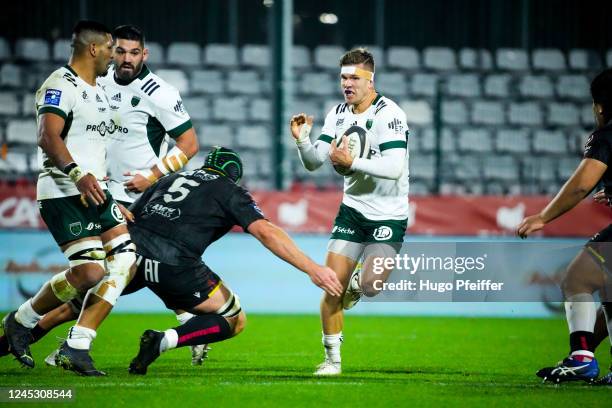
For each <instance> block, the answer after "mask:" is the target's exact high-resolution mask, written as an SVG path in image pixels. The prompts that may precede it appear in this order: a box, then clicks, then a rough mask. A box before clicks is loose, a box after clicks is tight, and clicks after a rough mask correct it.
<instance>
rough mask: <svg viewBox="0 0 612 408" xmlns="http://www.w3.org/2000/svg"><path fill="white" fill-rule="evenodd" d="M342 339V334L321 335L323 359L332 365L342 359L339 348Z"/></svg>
mask: <svg viewBox="0 0 612 408" xmlns="http://www.w3.org/2000/svg"><path fill="white" fill-rule="evenodd" d="M342 341H344V338H343V337H342V332H340V333H337V334H325V333H323V338H322V342H323V346H324V347H325V359H326V360H329V361H331V362H332V363H340V362H341V361H342V358H341V356H340V346H341V345H342Z"/></svg>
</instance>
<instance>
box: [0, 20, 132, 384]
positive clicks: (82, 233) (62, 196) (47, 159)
mask: <svg viewBox="0 0 612 408" xmlns="http://www.w3.org/2000/svg"><path fill="white" fill-rule="evenodd" d="M72 47H73V51H72V55H71V57H70V60H69V62H68V65H66V66H64V67H62V68H59V69H57V70H56V71H55V72H53V73H52V74H51V75H50V76H49V78H48V79H47V80H46V81H45V82H44V83H43V85H42V86H41V88H40V89H39V90H38V92H37V93H36V111H37V120H38V145H39V151H38V155H39V160H40V162H41V169H42V170H41V173H40V175H39V179H38V185H37V198H38V204H39V208H40V213H41V216H42V218H43V220H44V221H45V223H46V224H47V226H48V228H49V231H50V232H51V234H52V235H53V238H54V239H55V240H56V242H57V244H58V245H59V246H60V248H61V250H62V251H63V252H64V254H65V256H66V257H67V258H68V261H69V266H70V267H69V269H67V270H66V271H64V272H61V273H59V274H57V275H55V276H53V277H52V278H51V279H50V280H49V282H47V283H46V284H45V285H44V286H43V287H42V289H41V290H40V291H39V292H38V293H37V294H36V295H35V296H34V297H33V298H32V299H30V300H28V301H26V302H25V303H24V304H22V305H21V306H20V307H19V309H18V310H17V311H15V312H11V313H10V314H9V315H8V316H7V317H6V318H5V319H4V328H5V334H6V336H7V339H8V343H9V347H10V349H11V352H12V353H13V354H14V355H15V357H17V359H18V360H19V361H20V362H21V363H22V364H23V365H25V366H28V367H34V360H33V358H32V356H31V353H30V348H29V344H30V341H31V336H30V329H32V328H33V327H34V326H35V325H36V323H37V322H38V321H39V320H40V319H42V317H43V315H44V314H45V313H47V312H49V311H51V310H52V309H54V308H55V307H57V306H59V305H61V304H63V303H65V302H67V301H70V300H71V299H73V298H75V297H76V296H77V295H78V294H79V293H85V292H87V295H86V297H85V300H84V306H83V312H82V313H81V315H80V317H79V319H78V321H77V323H76V324H75V325H74V326H73V327H72V328H71V329H70V331H69V335H68V339H67V340H66V342H64V344H63V345H62V347H61V348H60V352H59V355H58V361H60V363H61V364H62V366H64V367H65V368H68V369H72V370H74V371H77V372H79V373H81V374H84V375H101V374H102V373H101V372H99V371H98V370H96V369H95V367H94V366H93V362H92V360H91V357H90V356H89V347H90V345H91V342H92V341H93V339H94V338H95V336H96V329H97V328H98V326H99V325H100V324H101V322H102V321H103V320H104V318H105V317H106V316H107V315H108V313H110V311H111V310H112V307H113V305H114V304H115V302H116V300H117V298H118V296H119V294H120V293H121V291H122V290H123V288H124V287H125V286H126V285H127V283H128V282H129V280H130V279H131V276H132V275H133V266H134V264H135V261H136V256H135V247H134V245H133V244H132V242H131V240H130V235H129V233H128V230H127V226H126V224H125V220H124V217H123V215H122V213H121V211H120V208H119V206H118V205H117V204H116V203H115V201H114V200H113V198H112V196H111V195H110V194H109V193H108V191H107V189H106V183H105V182H104V181H103V180H104V178H105V177H106V162H105V159H106V143H105V137H106V136H108V134H109V133H111V132H112V131H113V130H114V129H115V124H114V122H113V120H112V118H111V116H110V106H109V104H108V101H107V98H106V96H105V95H104V92H103V91H102V89H101V88H99V87H97V86H96V78H97V77H99V76H103V75H105V74H106V73H107V71H108V66H109V64H110V62H111V60H112V51H113V40H112V36H111V34H110V31H109V30H108V29H107V28H106V27H105V26H104V25H102V24H100V23H97V22H93V21H81V22H79V23H77V25H76V26H75V28H74V30H73V36H72Z"/></svg>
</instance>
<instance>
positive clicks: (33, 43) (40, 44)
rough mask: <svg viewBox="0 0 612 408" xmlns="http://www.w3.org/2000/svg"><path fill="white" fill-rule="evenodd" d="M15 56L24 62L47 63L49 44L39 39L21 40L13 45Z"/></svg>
mask: <svg viewBox="0 0 612 408" xmlns="http://www.w3.org/2000/svg"><path fill="white" fill-rule="evenodd" d="M15 56H16V57H17V58H19V59H23V60H26V61H38V62H42V61H48V60H49V44H47V42H46V41H45V40H42V39H40V38H21V39H19V40H17V42H16V43H15Z"/></svg>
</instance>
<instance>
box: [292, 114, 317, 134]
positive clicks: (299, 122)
mask: <svg viewBox="0 0 612 408" xmlns="http://www.w3.org/2000/svg"><path fill="white" fill-rule="evenodd" d="M304 123H307V124H309V125H310V126H312V124H313V123H314V116H307V115H306V114H305V113H300V114H299V115H294V116H292V117H291V120H290V121H289V125H290V126H291V136H293V138H294V139H295V140H298V139H299V138H300V132H301V131H302V126H304Z"/></svg>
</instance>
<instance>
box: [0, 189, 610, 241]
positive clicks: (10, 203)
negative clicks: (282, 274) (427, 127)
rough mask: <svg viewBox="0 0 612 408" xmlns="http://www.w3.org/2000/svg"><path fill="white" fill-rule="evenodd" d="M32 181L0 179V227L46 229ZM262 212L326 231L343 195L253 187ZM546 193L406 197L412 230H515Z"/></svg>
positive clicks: (592, 210)
mask: <svg viewBox="0 0 612 408" xmlns="http://www.w3.org/2000/svg"><path fill="white" fill-rule="evenodd" d="M35 190H36V188H35V186H33V185H20V186H7V185H1V184H0V229H15V228H19V229H44V228H45V224H44V223H43V221H42V220H41V219H40V216H39V213H38V205H37V203H36V191H35ZM253 196H254V198H255V200H256V201H257V202H258V204H259V206H260V207H261V209H262V210H263V212H264V214H265V215H266V217H268V218H269V219H270V220H271V221H272V222H274V223H276V224H278V225H279V226H281V227H282V228H284V229H286V230H287V231H291V232H314V233H329V231H330V230H331V226H332V225H333V221H334V217H335V216H336V212H337V211H338V206H339V205H340V202H341V200H342V193H341V192H335V191H324V192H322V191H301V192H277V191H256V192H253ZM549 200H550V197H544V196H513V197H500V196H427V197H413V198H411V199H410V219H409V224H408V225H409V227H408V231H409V233H410V234H413V235H420V234H425V235H471V236H474V235H477V236H487V235H513V234H514V230H515V228H516V226H517V225H518V224H519V223H520V221H521V220H522V219H523V217H524V216H525V215H529V214H534V213H536V212H538V211H540V210H541V209H542V208H543V207H544V206H545V205H546V204H547V203H548V201H549ZM611 220H612V212H611V210H610V209H609V208H608V207H605V206H603V205H600V204H595V203H594V202H592V201H591V200H590V199H586V200H584V201H583V202H582V203H581V204H580V205H578V207H576V208H575V209H573V210H572V211H571V212H570V213H568V214H566V215H565V216H564V217H561V218H560V219H557V220H555V221H553V222H552V223H550V224H549V225H547V226H546V228H545V229H544V231H543V232H542V234H541V235H543V236H549V237H568V236H569V237H588V236H591V235H593V234H594V233H596V232H598V231H599V230H601V229H602V228H604V227H606V226H607V225H608V224H610V223H611Z"/></svg>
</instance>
